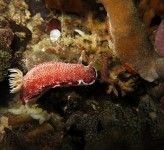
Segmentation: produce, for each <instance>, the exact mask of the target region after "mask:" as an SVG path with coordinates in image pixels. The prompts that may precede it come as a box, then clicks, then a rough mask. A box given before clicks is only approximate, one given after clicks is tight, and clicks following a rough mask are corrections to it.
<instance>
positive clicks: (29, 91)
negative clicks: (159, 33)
mask: <svg viewBox="0 0 164 150" xmlns="http://www.w3.org/2000/svg"><path fill="white" fill-rule="evenodd" d="M9 71H10V72H11V74H10V75H9V77H10V79H9V83H10V87H11V91H10V92H11V93H16V92H18V91H20V99H21V101H22V102H23V103H24V104H26V103H28V102H29V101H30V100H31V99H33V98H34V97H36V96H38V95H39V94H41V92H42V90H44V89H46V88H55V87H57V86H76V85H81V84H83V85H90V84H93V83H94V82H95V80H96V77H97V71H96V69H95V68H94V67H92V66H91V65H88V66H84V65H83V64H81V63H78V64H71V63H62V62H44V63H42V64H39V65H35V66H34V67H33V68H32V69H31V70H30V71H29V72H28V73H27V74H26V75H25V76H23V73H22V72H21V71H20V70H19V69H9Z"/></svg>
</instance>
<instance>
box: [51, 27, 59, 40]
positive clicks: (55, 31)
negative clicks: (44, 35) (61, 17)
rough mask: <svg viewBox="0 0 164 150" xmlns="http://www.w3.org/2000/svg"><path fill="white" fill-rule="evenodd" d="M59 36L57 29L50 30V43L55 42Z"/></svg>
mask: <svg viewBox="0 0 164 150" xmlns="http://www.w3.org/2000/svg"><path fill="white" fill-rule="evenodd" d="M60 36H61V32H60V31H59V30H58V29H54V30H51V32H50V40H51V41H52V42H56V41H57V40H58V39H59V38H60Z"/></svg>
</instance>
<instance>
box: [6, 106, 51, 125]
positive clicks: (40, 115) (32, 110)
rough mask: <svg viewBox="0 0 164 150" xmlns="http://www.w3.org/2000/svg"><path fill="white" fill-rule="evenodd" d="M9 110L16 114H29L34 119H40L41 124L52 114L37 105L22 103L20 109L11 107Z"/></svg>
mask: <svg viewBox="0 0 164 150" xmlns="http://www.w3.org/2000/svg"><path fill="white" fill-rule="evenodd" d="M9 112H10V113H12V114H14V115H20V114H28V115H30V116H31V117H32V118H33V119H35V120H38V121H39V124H42V123H43V122H46V121H48V120H49V119H51V116H52V114H51V113H48V112H47V111H46V110H43V109H42V108H39V107H37V106H36V105H32V106H30V105H28V104H25V105H21V107H20V108H18V109H9Z"/></svg>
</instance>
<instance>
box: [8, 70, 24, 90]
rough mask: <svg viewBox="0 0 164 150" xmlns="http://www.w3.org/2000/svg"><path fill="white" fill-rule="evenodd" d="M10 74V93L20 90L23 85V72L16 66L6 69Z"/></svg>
mask: <svg viewBox="0 0 164 150" xmlns="http://www.w3.org/2000/svg"><path fill="white" fill-rule="evenodd" d="M8 71H9V72H11V74H10V75H9V77H10V79H9V85H10V88H11V90H10V93H16V92H18V91H20V89H21V87H22V85H23V73H22V72H21V71H20V70H19V69H16V68H13V69H8Z"/></svg>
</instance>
